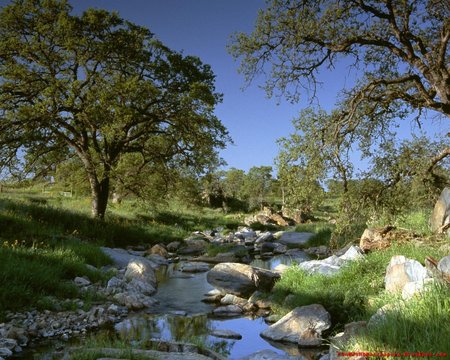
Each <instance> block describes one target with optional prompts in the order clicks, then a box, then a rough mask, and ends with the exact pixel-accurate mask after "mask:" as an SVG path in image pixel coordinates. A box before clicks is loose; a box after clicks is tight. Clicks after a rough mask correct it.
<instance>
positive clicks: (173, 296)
mask: <svg viewBox="0 0 450 360" xmlns="http://www.w3.org/2000/svg"><path fill="white" fill-rule="evenodd" d="M180 265H181V264H170V265H169V266H163V267H161V268H160V269H158V271H157V279H158V292H157V293H156V295H155V296H154V297H155V299H156V300H158V301H159V304H158V305H156V306H154V307H152V308H151V309H150V312H152V313H157V314H162V313H167V312H170V311H184V312H186V313H187V314H198V313H208V312H210V311H212V309H213V306H212V305H211V304H205V303H203V302H202V299H203V298H204V297H205V294H206V293H207V292H208V291H210V290H212V289H213V287H212V286H211V285H210V284H209V283H208V282H207V281H206V272H204V273H195V274H187V273H183V272H181V271H179V270H178V269H179V266H180Z"/></svg>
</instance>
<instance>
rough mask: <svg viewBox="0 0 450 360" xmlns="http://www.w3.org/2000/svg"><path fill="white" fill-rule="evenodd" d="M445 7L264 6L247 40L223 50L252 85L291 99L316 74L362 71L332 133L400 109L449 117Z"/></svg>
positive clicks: (279, 2)
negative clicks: (344, 63)
mask: <svg viewBox="0 0 450 360" xmlns="http://www.w3.org/2000/svg"><path fill="white" fill-rule="evenodd" d="M449 39H450V5H449V3H448V2H446V1H438V0H405V1H391V0H349V1H337V0H314V1H311V0H270V1H268V6H267V8H266V9H265V10H262V11H261V12H260V13H259V16H258V19H257V22H256V26H255V29H254V31H253V32H252V33H251V34H244V33H240V34H236V35H235V36H234V39H233V43H232V45H231V46H230V51H231V53H232V54H233V55H234V57H235V58H238V59H241V67H240V71H241V72H242V73H243V74H244V75H245V76H246V79H247V81H251V80H253V79H254V77H255V76H257V75H260V74H266V75H267V81H266V90H267V92H268V93H269V95H272V94H273V93H274V92H275V91H280V92H281V94H284V95H287V96H288V97H289V98H290V99H293V100H298V97H299V95H300V92H303V91H304V90H305V89H306V90H313V91H315V89H316V85H317V83H318V80H317V75H318V73H319V70H320V69H323V68H328V69H333V68H334V65H335V63H336V62H337V61H339V60H341V59H343V58H349V59H350V61H351V62H352V64H353V66H354V67H355V70H357V69H359V68H360V67H361V68H362V69H363V70H364V71H363V75H362V77H361V78H360V79H358V81H357V83H356V85H355V86H354V88H353V89H351V90H349V91H345V92H344V93H343V98H342V101H341V103H340V110H341V114H340V116H339V117H336V118H335V121H334V122H333V124H334V126H335V131H336V133H337V134H340V133H344V134H345V133H348V132H352V131H353V130H354V129H355V128H357V127H366V128H367V129H370V126H372V128H374V127H376V125H375V124H374V119H382V120H383V121H384V122H386V121H387V119H386V118H384V119H383V116H388V117H389V114H391V113H392V112H396V115H399V112H398V110H399V107H402V109H403V110H405V109H408V110H421V109H432V110H434V111H436V112H438V113H440V114H444V115H446V116H449V115H450V75H449V71H450V65H449V56H450V55H449V52H448V43H449Z"/></svg>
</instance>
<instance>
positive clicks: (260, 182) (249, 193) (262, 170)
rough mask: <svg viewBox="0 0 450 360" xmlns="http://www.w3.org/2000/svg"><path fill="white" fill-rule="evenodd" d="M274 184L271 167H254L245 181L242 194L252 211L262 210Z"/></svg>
mask: <svg viewBox="0 0 450 360" xmlns="http://www.w3.org/2000/svg"><path fill="white" fill-rule="evenodd" d="M272 184H273V179H272V167H271V166H253V167H252V168H250V170H249V171H248V173H247V175H246V176H245V179H244V184H243V188H242V192H243V194H244V197H245V199H246V200H247V201H248V204H249V208H250V209H255V208H256V209H258V208H262V206H263V204H264V203H265V202H266V200H267V196H268V195H269V193H270V191H271V188H272Z"/></svg>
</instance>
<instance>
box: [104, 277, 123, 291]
mask: <svg viewBox="0 0 450 360" xmlns="http://www.w3.org/2000/svg"><path fill="white" fill-rule="evenodd" d="M124 286H125V282H124V281H123V280H122V279H119V278H118V277H116V276H113V277H112V278H111V279H109V280H108V283H107V284H106V288H107V289H118V288H119V289H120V288H123V287H124Z"/></svg>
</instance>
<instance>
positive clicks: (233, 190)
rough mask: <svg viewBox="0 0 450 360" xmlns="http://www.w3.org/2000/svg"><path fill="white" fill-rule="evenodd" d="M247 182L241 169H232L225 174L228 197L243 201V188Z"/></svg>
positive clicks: (225, 187) (224, 179)
mask: <svg viewBox="0 0 450 360" xmlns="http://www.w3.org/2000/svg"><path fill="white" fill-rule="evenodd" d="M244 181H245V171H244V170H241V169H236V168H231V169H229V170H227V171H226V172H225V174H224V178H223V182H224V191H225V195H226V196H227V197H233V198H236V199H242V198H243V196H242V195H243V194H242V188H243V186H244Z"/></svg>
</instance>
